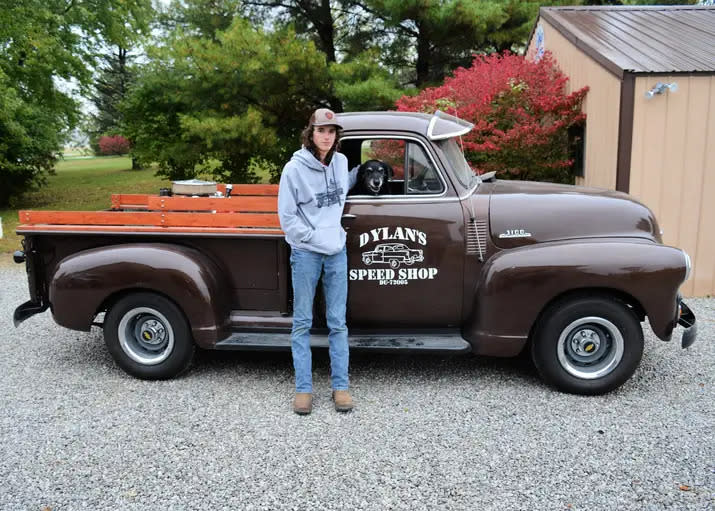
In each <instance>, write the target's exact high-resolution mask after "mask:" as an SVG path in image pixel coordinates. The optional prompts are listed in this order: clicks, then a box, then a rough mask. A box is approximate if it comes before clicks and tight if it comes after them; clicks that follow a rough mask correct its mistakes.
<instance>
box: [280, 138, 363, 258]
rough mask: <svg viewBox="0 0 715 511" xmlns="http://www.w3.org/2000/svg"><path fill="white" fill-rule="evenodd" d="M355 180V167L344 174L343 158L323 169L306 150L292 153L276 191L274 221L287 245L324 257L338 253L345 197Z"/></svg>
mask: <svg viewBox="0 0 715 511" xmlns="http://www.w3.org/2000/svg"><path fill="white" fill-rule="evenodd" d="M356 179H357V167H355V168H354V169H353V170H351V171H349V172H348V159H347V158H346V157H345V155H344V154H341V153H338V152H336V153H334V154H333V157H332V159H331V161H330V165H327V166H326V165H323V164H322V163H320V161H319V160H318V159H317V158H316V157H315V156H313V153H311V152H310V151H308V150H307V149H306V148H302V149H300V150H299V151H296V152H295V153H293V157H292V158H291V160H290V161H289V162H288V163H286V166H285V167H284V168H283V174H281V182H280V186H279V188H278V217H279V218H280V222H281V228H282V229H283V232H284V233H285V236H286V241H287V242H288V244H289V245H290V246H291V247H293V248H297V249H300V250H310V251H313V252H318V253H320V254H326V255H332V254H337V253H338V252H340V251H341V250H342V249H343V247H344V246H345V230H343V228H342V226H341V225H340V219H341V217H342V215H343V207H344V206H345V196H346V195H347V193H348V190H349V189H350V188H352V187H353V185H354V184H355V180H356Z"/></svg>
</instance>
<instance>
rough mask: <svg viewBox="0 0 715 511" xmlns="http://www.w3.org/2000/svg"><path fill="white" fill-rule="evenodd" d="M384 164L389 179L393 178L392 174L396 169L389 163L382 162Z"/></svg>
mask: <svg viewBox="0 0 715 511" xmlns="http://www.w3.org/2000/svg"><path fill="white" fill-rule="evenodd" d="M382 164H383V165H384V166H385V169H386V170H387V179H388V180H390V179H392V176H394V175H395V171H394V170H392V167H391V166H390V164H389V163H385V162H382Z"/></svg>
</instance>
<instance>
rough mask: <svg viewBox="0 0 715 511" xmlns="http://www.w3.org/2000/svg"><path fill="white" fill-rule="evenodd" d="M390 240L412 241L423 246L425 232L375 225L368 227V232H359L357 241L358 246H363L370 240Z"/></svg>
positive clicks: (408, 228) (425, 243)
mask: <svg viewBox="0 0 715 511" xmlns="http://www.w3.org/2000/svg"><path fill="white" fill-rule="evenodd" d="M390 240H402V241H414V242H417V243H419V244H420V245H423V246H424V245H427V234H425V233H424V232H422V231H418V230H417V229H412V228H410V227H393V228H390V227H376V228H375V229H370V232H369V233H367V232H364V233H362V234H360V238H359V243H360V247H364V246H365V245H367V244H368V243H369V242H370V241H372V242H373V243H376V242H378V241H390Z"/></svg>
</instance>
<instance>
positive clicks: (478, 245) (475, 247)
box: [467, 218, 487, 261]
mask: <svg viewBox="0 0 715 511" xmlns="http://www.w3.org/2000/svg"><path fill="white" fill-rule="evenodd" d="M486 252H487V221H486V220H475V219H474V218H471V219H469V221H468V222H467V254H477V256H478V257H479V260H480V261H484V255H485V254H486Z"/></svg>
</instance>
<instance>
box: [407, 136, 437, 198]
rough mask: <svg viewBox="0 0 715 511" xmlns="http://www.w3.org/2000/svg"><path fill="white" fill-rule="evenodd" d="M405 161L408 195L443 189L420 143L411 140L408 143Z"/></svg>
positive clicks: (435, 191)
mask: <svg viewBox="0 0 715 511" xmlns="http://www.w3.org/2000/svg"><path fill="white" fill-rule="evenodd" d="M406 161H407V171H408V172H407V175H408V180H407V193H408V194H409V195H419V194H425V193H441V192H442V191H443V190H444V185H443V184H442V181H441V180H440V179H439V175H438V174H437V170H436V169H435V168H434V166H433V165H432V161H431V160H430V159H429V158H428V157H427V155H426V154H425V150H424V148H423V147H422V146H421V145H419V144H415V143H412V142H411V143H409V144H408V147H407V159H406Z"/></svg>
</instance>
